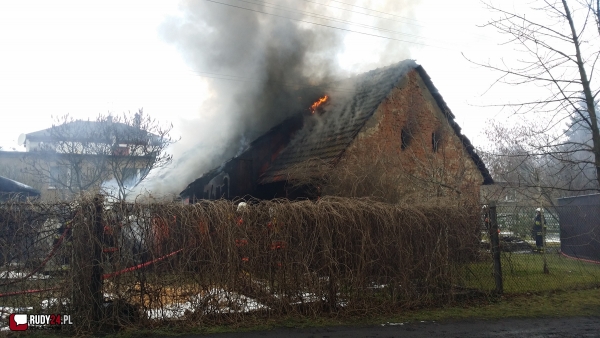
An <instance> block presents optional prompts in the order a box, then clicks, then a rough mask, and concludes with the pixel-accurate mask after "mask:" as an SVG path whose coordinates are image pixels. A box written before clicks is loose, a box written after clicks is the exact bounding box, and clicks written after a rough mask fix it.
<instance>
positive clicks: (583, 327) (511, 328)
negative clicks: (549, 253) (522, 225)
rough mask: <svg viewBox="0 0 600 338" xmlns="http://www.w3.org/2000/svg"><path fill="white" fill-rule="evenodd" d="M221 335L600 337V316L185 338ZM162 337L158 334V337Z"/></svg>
mask: <svg viewBox="0 0 600 338" xmlns="http://www.w3.org/2000/svg"><path fill="white" fill-rule="evenodd" d="M183 337H185V338H198V337H218V338H240V337H256V338H258V337H261V338H270V337H285V338H337V337H349V338H358V337H386V338H387V337H403V338H404V337H406V338H430V337H431V338H433V337H452V338H455V337H456V338H463V337H464V338H471V337H483V338H487V337H489V338H498V337H503V338H517V337H519V338H520V337H527V338H542V337H544V338H546V337H548V338H562V337H600V317H574V318H538V319H500V320H465V321H450V322H439V323H438V322H418V323H386V324H381V325H379V326H371V327H347V326H346V327H324V328H308V329H290V328H285V329H275V330H271V331H260V332H244V333H220V334H212V335H207V336H200V335H188V336H181V338H183ZM156 338H158V337H156Z"/></svg>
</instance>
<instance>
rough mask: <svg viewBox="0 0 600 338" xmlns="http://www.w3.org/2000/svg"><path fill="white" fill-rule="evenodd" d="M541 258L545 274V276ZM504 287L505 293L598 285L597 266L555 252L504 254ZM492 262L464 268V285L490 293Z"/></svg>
mask: <svg viewBox="0 0 600 338" xmlns="http://www.w3.org/2000/svg"><path fill="white" fill-rule="evenodd" d="M544 259H545V260H546V265H547V267H548V271H549V273H548V274H545V273H544ZM501 264H502V277H503V287H504V292H505V293H506V294H521V293H527V292H540V291H556V290H569V289H573V288H581V287H586V286H589V285H595V284H599V283H600V264H594V263H588V262H583V261H579V260H576V259H572V258H567V257H564V256H562V255H559V254H558V253H556V252H554V253H547V254H539V253H503V254H502V262H501ZM491 266H492V262H491V260H488V261H485V262H479V263H475V264H471V265H469V266H468V267H464V269H465V270H467V271H466V272H464V271H463V272H464V273H463V275H464V276H465V277H464V280H463V285H464V286H466V287H471V288H477V289H481V290H493V289H494V288H495V284H494V279H493V277H492V276H491V271H492V268H491Z"/></svg>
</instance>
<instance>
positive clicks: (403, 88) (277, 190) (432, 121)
mask: <svg viewBox="0 0 600 338" xmlns="http://www.w3.org/2000/svg"><path fill="white" fill-rule="evenodd" d="M321 94H322V95H320V97H318V98H315V103H314V104H313V105H312V106H311V107H307V108H306V109H305V111H300V112H297V113H296V114H295V115H292V116H291V117H290V118H288V119H286V120H285V121H283V122H281V123H280V124H278V125H276V126H275V127H273V128H271V129H270V130H269V131H268V132H266V133H265V134H263V135H262V136H260V137H259V138H257V139H256V140H254V141H253V142H252V143H251V144H250V145H249V147H248V148H247V149H246V150H245V151H244V152H242V153H241V154H240V155H238V156H235V157H234V158H231V159H230V160H228V161H227V162H225V163H223V164H222V165H221V166H219V167H218V168H215V169H213V170H211V171H209V172H207V173H205V174H204V175H202V176H201V177H200V178H198V179H196V180H195V181H193V182H192V183H190V184H189V185H188V186H187V187H186V188H185V190H183V191H182V192H181V193H180V195H181V197H182V198H183V199H184V200H188V201H189V202H190V203H193V202H194V201H195V200H199V199H219V198H225V199H235V198H238V197H245V196H252V197H255V198H260V199H272V198H291V199H295V198H304V197H308V198H312V197H315V196H314V194H311V193H310V189H308V188H307V189H298V186H295V187H292V184H290V180H293V179H294V172H295V173H296V174H297V173H298V168H302V169H301V171H302V175H303V176H308V177H310V176H314V175H319V172H318V169H317V166H311V165H304V166H303V164H306V163H310V162H311V161H313V162H315V161H316V162H318V163H321V164H324V165H327V166H329V167H331V168H333V170H335V168H336V167H337V166H339V165H341V163H347V162H349V161H356V160H357V159H358V160H359V161H361V160H362V161H364V162H365V163H372V162H374V161H378V160H377V158H382V159H385V160H386V161H388V160H393V161H389V162H386V163H389V171H390V172H392V173H393V172H398V173H402V174H406V175H408V177H412V178H414V180H416V181H423V182H428V183H432V184H435V185H438V186H440V187H444V188H447V189H449V190H450V191H454V192H456V193H458V194H462V196H465V195H467V196H472V197H473V198H475V199H476V200H478V198H479V189H480V186H481V185H482V184H483V185H487V184H492V183H493V180H492V178H491V176H490V174H489V172H488V170H487V169H486V167H485V165H484V163H483V162H482V160H481V159H480V157H479V156H478V155H477V154H476V152H475V150H474V148H473V146H472V144H471V142H470V141H469V139H468V138H467V137H466V136H464V135H462V134H461V129H460V127H459V126H458V124H457V123H456V122H455V121H454V115H453V114H452V112H451V111H450V109H449V108H448V106H447V105H446V103H445V102H444V100H443V98H442V96H441V95H440V93H439V92H438V91H437V89H436V88H435V86H434V85H433V83H432V82H431V79H430V77H429V76H428V75H427V73H426V72H425V70H424V69H423V67H421V66H420V65H418V64H417V63H416V62H414V61H413V60H405V61H402V62H399V63H397V64H394V65H391V66H388V67H385V68H379V69H376V70H372V71H370V72H367V73H364V74H360V75H357V76H355V77H353V78H350V79H346V80H342V81H338V82H334V83H330V84H328V85H327V87H324V88H323V91H322V93H321ZM316 162H315V163H316ZM294 170H296V171H294Z"/></svg>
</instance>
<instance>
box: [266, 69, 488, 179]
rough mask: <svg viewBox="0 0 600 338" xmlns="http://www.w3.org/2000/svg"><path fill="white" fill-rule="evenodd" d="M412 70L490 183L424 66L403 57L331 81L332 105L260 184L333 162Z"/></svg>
mask: <svg viewBox="0 0 600 338" xmlns="http://www.w3.org/2000/svg"><path fill="white" fill-rule="evenodd" d="M413 69H414V70H416V71H417V72H418V73H419V75H420V76H421V77H422V78H423V81H424V82H425V84H426V86H427V88H428V89H429V91H430V92H431V94H432V95H433V97H434V99H435V101H436V102H437V104H438V106H439V107H440V109H441V110H442V112H443V113H444V115H445V116H446V117H447V118H448V122H449V123H450V126H451V127H452V129H453V130H454V131H455V133H456V135H457V136H458V137H459V139H460V140H461V142H462V143H463V145H464V147H465V149H466V151H467V153H468V154H469V155H470V156H471V158H472V159H473V161H474V162H475V164H476V165H477V168H478V169H479V171H480V172H481V174H482V176H483V178H484V182H483V184H492V183H493V180H492V177H491V176H490V173H489V171H488V170H487V168H486V167H485V165H484V163H483V161H482V160H481V158H480V157H479V156H478V155H477V153H476V152H475V148H474V147H473V145H472V144H471V142H470V141H469V139H468V138H467V137H466V136H464V135H462V134H461V132H460V127H459V126H458V124H457V123H456V122H455V121H454V114H452V112H451V111H450V108H448V105H447V104H446V102H444V99H443V98H442V96H441V95H440V94H439V91H438V90H437V88H435V86H434V85H433V83H432V82H431V78H430V77H429V76H428V75H427V73H425V70H424V69H423V67H421V66H420V65H418V64H417V63H416V62H415V61H414V60H404V61H401V62H399V63H397V64H394V65H391V66H388V67H384V68H379V69H375V70H372V71H369V72H367V73H363V74H360V75H358V76H356V77H353V78H351V79H348V80H344V81H339V82H337V83H334V84H333V85H335V87H334V88H335V89H334V90H333V92H334V94H333V95H332V96H334V95H335V96H337V97H334V98H333V99H332V100H331V101H332V104H331V105H328V106H326V107H324V108H323V110H324V112H323V114H320V115H318V116H314V118H312V119H308V121H306V122H305V126H304V128H302V130H300V131H299V132H298V133H297V135H296V136H295V137H294V138H293V139H292V140H291V141H290V144H289V145H288V146H287V147H286V148H285V149H284V150H283V152H282V153H281V154H280V155H279V156H278V157H277V159H276V160H275V161H274V162H273V163H272V165H271V166H270V167H269V168H268V169H267V171H266V172H265V173H263V174H262V175H261V177H260V178H259V184H267V183H273V182H278V181H282V180H285V179H286V173H288V172H289V170H290V169H291V168H293V167H294V166H296V165H299V164H301V163H304V162H305V161H308V160H315V159H318V160H320V161H322V162H323V163H325V164H334V163H335V161H336V160H337V159H338V158H340V156H341V155H342V153H343V152H344V150H345V149H346V148H348V146H349V145H350V143H351V142H352V141H353V140H354V138H355V137H356V135H357V134H358V133H359V131H360V130H361V129H362V127H363V126H364V124H365V123H366V122H367V120H369V118H371V116H373V114H374V113H375V111H376V110H377V107H379V105H380V104H381V103H382V102H383V100H384V99H385V98H386V97H387V96H388V95H389V94H390V92H391V91H392V89H393V88H394V87H395V86H396V85H397V84H398V82H400V80H401V79H402V78H403V77H404V76H405V75H406V74H407V73H408V72H409V71H411V70H413ZM340 88H341V90H340ZM336 93H337V94H336ZM334 102H337V103H334Z"/></svg>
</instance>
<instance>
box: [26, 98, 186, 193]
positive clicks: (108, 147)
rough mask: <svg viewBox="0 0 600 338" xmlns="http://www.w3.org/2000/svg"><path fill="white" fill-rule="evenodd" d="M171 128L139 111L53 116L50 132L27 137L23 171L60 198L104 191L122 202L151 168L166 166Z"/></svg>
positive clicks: (171, 141) (45, 131) (169, 157)
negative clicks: (87, 117) (91, 117)
mask: <svg viewBox="0 0 600 338" xmlns="http://www.w3.org/2000/svg"><path fill="white" fill-rule="evenodd" d="M171 129H172V125H168V126H166V127H165V126H162V125H160V124H159V123H158V122H157V121H156V120H155V119H152V118H151V117H149V116H147V115H145V114H144V113H143V111H142V109H140V110H139V111H138V112H137V113H135V114H133V115H132V114H130V113H127V114H122V115H120V116H113V115H111V114H100V115H98V117H97V118H96V120H95V121H82V120H75V119H73V118H71V117H69V116H68V115H65V116H62V117H58V118H57V123H56V124H55V125H53V126H52V127H51V128H50V129H47V130H44V131H41V132H37V133H33V134H28V135H30V136H29V137H30V138H31V139H32V141H31V143H30V145H31V147H32V149H31V150H30V152H35V153H36V154H32V156H25V157H24V162H25V165H26V168H25V169H24V171H25V172H27V173H28V174H30V175H32V176H33V177H36V178H37V179H38V180H39V181H40V182H44V183H46V184H49V186H51V187H53V188H55V189H57V191H59V192H61V193H62V194H61V195H62V197H63V198H67V197H70V196H74V195H76V194H79V193H82V192H85V191H89V190H90V189H103V190H105V192H107V193H109V194H111V195H113V197H115V198H118V199H125V197H126V195H127V193H128V192H129V191H130V189H131V188H133V187H135V186H136V185H137V184H138V183H139V182H141V181H142V180H143V179H145V178H146V176H147V175H148V173H149V172H150V171H151V170H152V169H155V168H159V167H163V166H165V165H168V164H169V163H170V162H171V160H172V155H170V154H168V153H167V152H166V148H167V147H168V146H169V145H171V144H172V143H173V142H175V140H173V139H172V138H170V137H169V132H170V131H171Z"/></svg>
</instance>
